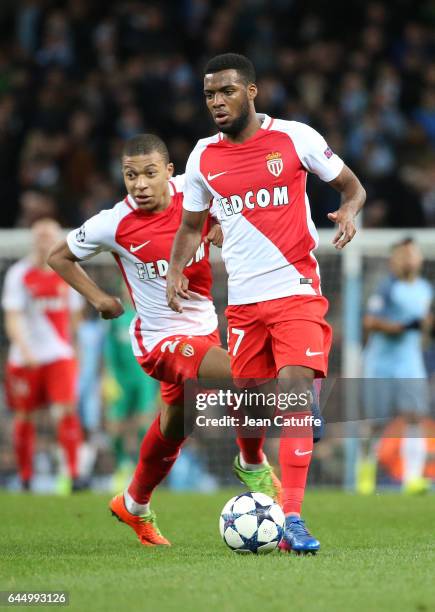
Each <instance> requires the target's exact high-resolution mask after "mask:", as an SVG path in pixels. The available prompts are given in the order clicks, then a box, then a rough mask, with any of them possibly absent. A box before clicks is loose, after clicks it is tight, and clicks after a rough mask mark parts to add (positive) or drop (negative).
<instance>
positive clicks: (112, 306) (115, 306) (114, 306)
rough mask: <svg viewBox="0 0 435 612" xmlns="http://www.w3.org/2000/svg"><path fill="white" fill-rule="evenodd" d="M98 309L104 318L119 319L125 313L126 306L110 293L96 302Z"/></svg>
mask: <svg viewBox="0 0 435 612" xmlns="http://www.w3.org/2000/svg"><path fill="white" fill-rule="evenodd" d="M94 306H95V308H96V310H97V311H98V312H99V313H100V316H101V318H102V319H117V318H118V317H120V316H121V315H122V314H124V306H123V305H122V303H121V300H120V299H119V298H117V297H113V296H112V295H108V296H107V297H104V298H102V299H101V300H100V302H99V303H98V304H94Z"/></svg>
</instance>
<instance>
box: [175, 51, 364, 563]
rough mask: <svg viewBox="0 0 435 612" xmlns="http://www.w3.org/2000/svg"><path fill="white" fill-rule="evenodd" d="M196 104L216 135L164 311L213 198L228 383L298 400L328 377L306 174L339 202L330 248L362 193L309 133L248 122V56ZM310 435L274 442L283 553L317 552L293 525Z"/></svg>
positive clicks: (213, 68) (190, 198)
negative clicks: (265, 382)
mask: <svg viewBox="0 0 435 612" xmlns="http://www.w3.org/2000/svg"><path fill="white" fill-rule="evenodd" d="M204 95H205V99H206V103H207V106H208V109H209V111H210V113H211V115H212V118H213V120H214V122H215V124H216V126H217V127H218V128H219V133H218V134H216V135H214V136H212V137H210V138H204V139H202V140H200V141H199V142H198V143H197V145H196V147H195V149H194V150H193V152H192V153H191V155H190V157H189V160H188V163H187V168H186V178H185V191H184V194H185V195H184V204H183V206H184V209H185V211H184V214H183V221H182V225H181V226H180V229H179V231H178V233H177V236H176V238H175V241H174V247H173V252H172V257H171V263H170V267H169V271H168V276H167V291H168V296H167V297H168V303H169V305H170V306H171V307H172V308H173V309H174V310H176V311H180V309H181V308H182V306H181V305H180V303H179V298H180V297H181V298H185V297H186V290H187V287H188V283H187V281H186V279H185V278H184V277H183V268H184V265H185V263H186V261H187V260H188V259H189V258H190V257H191V254H192V252H193V250H194V248H196V245H197V244H198V240H199V238H198V236H199V234H200V232H201V231H202V225H203V223H204V220H205V218H206V216H207V214H208V213H207V210H208V208H209V203H210V199H211V198H215V200H216V201H217V203H218V206H219V216H220V221H221V226H222V231H223V234H224V241H223V250H222V257H223V259H224V261H225V264H226V268H227V272H228V276H229V278H228V304H229V305H228V308H227V310H226V315H227V319H228V331H229V351H230V355H231V368H232V373H233V377H234V378H235V379H267V378H269V379H275V378H277V379H278V383H279V388H280V389H286V390H287V391H292V392H296V393H297V395H298V397H302V395H301V394H302V392H304V393H306V392H307V391H308V390H311V389H312V385H313V380H314V379H315V378H321V377H324V376H326V373H327V363H328V352H329V350H330V346H331V328H330V326H329V325H328V323H327V322H326V321H325V318H324V317H325V314H326V311H327V308H328V302H327V300H326V298H325V297H323V296H322V293H321V288H320V276H319V268H318V264H317V261H316V259H315V257H314V254H313V250H314V249H315V248H316V246H317V240H318V236H317V232H316V229H315V227H314V224H313V222H312V220H311V215H310V207H309V202H308V198H307V195H306V192H305V185H306V180H307V172H312V173H314V174H317V176H319V177H320V178H321V179H322V180H324V181H326V182H328V183H329V184H330V185H331V186H332V187H334V188H335V189H337V190H338V191H339V192H341V194H342V202H341V206H340V208H339V210H337V211H335V212H333V213H330V214H329V215H328V217H329V219H330V220H331V221H333V222H335V223H337V224H338V232H337V234H336V236H335V238H334V244H335V246H336V248H338V249H342V248H343V247H344V246H345V245H346V244H347V243H348V242H349V241H350V240H351V239H352V238H353V236H354V234H355V231H356V230H355V224H354V219H355V215H356V214H357V213H358V211H359V210H360V208H361V207H362V205H363V203H364V200H365V191H364V189H363V187H362V186H361V184H360V182H359V180H358V179H357V177H356V176H355V175H354V174H353V172H352V171H351V170H350V169H349V168H348V167H347V166H345V164H344V163H343V161H342V160H341V159H340V158H339V157H338V156H337V155H335V154H334V153H333V152H332V151H331V149H330V148H329V147H328V145H327V143H326V142H325V140H324V139H323V137H322V136H321V135H320V134H318V132H316V131H315V130H314V129H312V128H311V127H309V126H308V125H305V124H303V123H299V122H296V121H284V120H282V119H273V118H271V117H268V116H266V115H257V114H256V111H255V106H254V100H255V97H256V95H257V87H256V85H255V70H254V67H253V65H252V63H251V62H250V60H249V59H247V58H246V57H244V56H241V55H237V54H232V53H228V54H223V55H220V56H217V57H215V58H214V59H212V60H210V61H209V63H208V64H207V66H206V68H205V76H204ZM246 384H248V383H246ZM305 397H306V395H305ZM301 406H302V403H301V404H300V407H299V408H297V407H295V408H293V412H292V415H293V416H296V414H295V410H296V411H298V410H299V411H300V412H299V413H298V415H299V416H304V415H306V414H307V413H306V408H305V410H304V409H302V408H301ZM289 410H290V411H291V410H292V408H291V406H289ZM294 422H298V421H294ZM299 422H300V423H302V422H307V421H302V420H301V421H299ZM298 431H299V434H298V433H297V432H298ZM307 433H309V431H308V432H307V428H305V430H304V428H301V429H299V430H297V428H296V426H295V427H293V428H292V427H289V428H288V429H287V430H284V431H283V432H282V434H281V441H280V452H279V460H280V466H281V479H282V486H283V506H284V512H285V514H286V529H285V535H284V539H283V541H282V543H281V549H282V550H285V551H287V550H295V551H300V552H305V553H307V552H313V553H314V552H316V551H317V550H318V549H319V547H320V544H319V541H318V540H317V539H316V538H314V537H313V536H312V535H311V534H310V533H309V531H308V529H307V528H306V526H305V523H304V521H303V520H302V518H301V516H300V513H301V505H302V501H303V496H304V490H305V485H306V479H307V474H308V468H309V464H310V460H311V455H312V450H313V438H312V435H307Z"/></svg>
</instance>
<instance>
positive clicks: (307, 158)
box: [289, 121, 344, 183]
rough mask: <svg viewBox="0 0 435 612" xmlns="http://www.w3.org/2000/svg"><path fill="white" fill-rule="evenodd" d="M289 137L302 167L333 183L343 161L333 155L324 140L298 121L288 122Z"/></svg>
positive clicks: (317, 133) (341, 167)
mask: <svg viewBox="0 0 435 612" xmlns="http://www.w3.org/2000/svg"><path fill="white" fill-rule="evenodd" d="M289 123H290V125H291V127H290V128H289V133H290V136H291V138H292V140H293V143H294V145H295V149H296V152H297V154H298V156H299V159H300V160H301V162H302V165H303V166H304V167H305V169H306V170H308V172H312V173H313V174H316V175H317V176H318V177H319V178H320V179H322V181H326V182H328V183H329V181H333V180H334V179H335V178H337V176H338V175H339V174H340V172H341V171H342V169H343V166H344V162H343V160H342V159H341V158H340V157H339V156H338V155H336V154H335V153H333V152H332V151H331V149H330V147H329V146H328V143H327V142H326V140H325V139H324V138H323V136H321V135H320V134H319V132H316V130H314V129H313V128H312V127H310V126H309V125H306V124H305V123H299V122H298V121H291V122H289Z"/></svg>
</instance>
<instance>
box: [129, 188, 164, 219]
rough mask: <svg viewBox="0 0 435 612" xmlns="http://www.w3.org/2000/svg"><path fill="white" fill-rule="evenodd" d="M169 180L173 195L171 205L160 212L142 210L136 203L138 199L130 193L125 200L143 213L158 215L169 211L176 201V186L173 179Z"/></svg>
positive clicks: (135, 209)
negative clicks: (174, 196)
mask: <svg viewBox="0 0 435 612" xmlns="http://www.w3.org/2000/svg"><path fill="white" fill-rule="evenodd" d="M168 182H169V193H170V195H171V201H170V202H169V206H168V207H167V208H165V210H161V211H159V212H147V211H146V210H141V209H140V208H139V206H138V205H137V204H136V201H135V199H134V197H133V196H132V195H130V194H128V195H127V197H126V198H125V201H126V202H127V204H129V206H130V207H131V208H132V209H133V210H134V211H137V212H139V213H140V214H143V215H149V216H153V217H154V216H157V215H164V214H166V213H167V212H168V210H169V209H170V208H171V207H172V204H173V202H174V198H173V195H174V192H175V187H174V185H173V184H172V181H168Z"/></svg>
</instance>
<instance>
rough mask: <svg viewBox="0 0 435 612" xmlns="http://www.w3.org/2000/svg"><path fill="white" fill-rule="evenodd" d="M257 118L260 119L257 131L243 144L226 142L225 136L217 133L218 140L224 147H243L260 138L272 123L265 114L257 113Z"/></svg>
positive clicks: (270, 118)
mask: <svg viewBox="0 0 435 612" xmlns="http://www.w3.org/2000/svg"><path fill="white" fill-rule="evenodd" d="M257 117H258V118H259V119H260V121H261V125H260V127H259V129H258V130H257V131H256V132H255V134H252V136H251V137H250V138H248V139H247V140H245V142H228V140H226V139H225V138H224V136H225V134H224V133H223V132H219V140H220V141H221V142H222V143H225V144H226V145H228V146H229V147H240V146H243V145H245V144H246V143H248V142H252V141H253V140H255V139H256V138H258V137H259V136H261V134H262V132H263V130H270V128H271V126H272V123H273V119H272V117H269V115H266V114H265V113H257Z"/></svg>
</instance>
